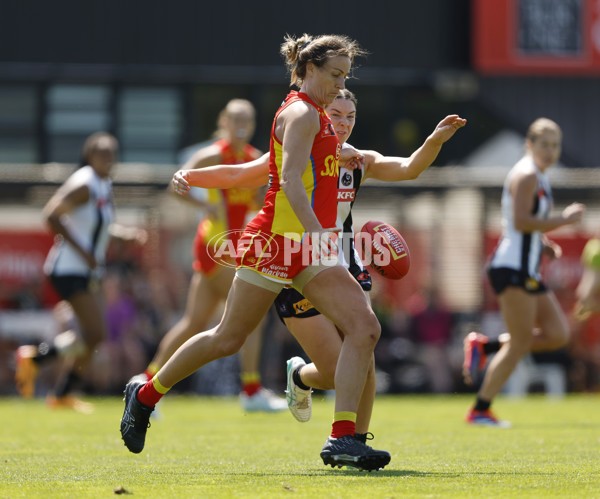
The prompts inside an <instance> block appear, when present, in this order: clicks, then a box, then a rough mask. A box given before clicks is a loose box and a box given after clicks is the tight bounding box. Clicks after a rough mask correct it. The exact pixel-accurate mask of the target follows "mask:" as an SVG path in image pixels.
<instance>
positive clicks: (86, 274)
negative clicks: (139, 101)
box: [15, 132, 146, 412]
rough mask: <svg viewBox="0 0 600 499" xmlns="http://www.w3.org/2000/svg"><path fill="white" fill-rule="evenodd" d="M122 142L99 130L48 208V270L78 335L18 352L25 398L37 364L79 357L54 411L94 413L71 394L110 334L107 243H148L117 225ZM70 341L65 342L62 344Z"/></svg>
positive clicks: (53, 398) (53, 400)
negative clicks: (104, 282) (105, 295)
mask: <svg viewBox="0 0 600 499" xmlns="http://www.w3.org/2000/svg"><path fill="white" fill-rule="evenodd" d="M118 148H119V144H118V142H117V139H116V138H115V137H113V136H112V135H110V134H108V133H105V132H97V133H94V134H92V135H91V136H90V137H88V138H87V140H86V141H85V143H84V145H83V151H82V160H83V165H84V166H82V167H81V168H79V169H78V170H76V171H75V172H74V173H73V174H72V175H71V176H70V177H69V178H68V179H67V180H66V181H65V183H64V184H63V185H62V186H61V187H60V188H59V189H58V190H57V191H56V193H55V194H54V195H53V196H52V197H51V198H50V200H49V201H48V203H47V204H46V206H45V207H44V210H43V214H44V218H45V220H46V223H47V224H48V226H49V228H50V229H51V230H52V231H53V232H54V233H55V234H56V238H55V243H54V245H53V246H52V248H51V250H50V252H49V253H48V257H47V259H46V263H45V266H44V271H45V273H46V274H47V275H48V277H49V279H50V282H51V283H52V285H53V286H54V288H55V289H56V291H57V292H58V294H59V295H60V297H61V298H62V299H63V300H66V301H67V302H68V303H69V305H70V306H71V309H72V311H73V313H74V314H75V317H76V318H77V323H78V333H79V334H80V336H81V340H82V344H81V345H78V344H77V341H76V337H77V336H76V335H75V334H74V333H71V334H67V335H65V334H62V335H59V336H58V337H57V340H58V341H54V342H53V343H52V344H47V343H41V344H40V345H24V346H21V347H19V348H18V350H17V354H16V372H15V381H16V385H17V390H18V391H19V393H20V394H21V395H22V396H23V397H26V398H29V397H33V396H34V394H35V379H36V376H37V373H38V369H39V366H40V365H41V364H44V363H46V362H48V361H50V360H53V359H55V358H56V357H58V356H59V354H65V353H67V352H70V353H71V354H75V353H77V352H79V351H81V352H82V353H80V354H79V355H78V356H77V358H76V360H75V361H74V363H73V365H72V366H71V368H70V369H69V370H68V371H67V372H66V373H65V374H64V375H63V376H62V377H60V378H59V380H58V381H57V384H56V386H55V390H54V395H49V396H48V399H47V402H48V405H49V406H50V407H68V408H72V409H75V410H77V411H79V412H91V411H92V406H91V405H90V404H88V403H86V402H83V401H81V400H79V399H78V398H76V397H74V396H73V395H72V393H71V392H72V391H73V390H74V388H76V387H77V385H78V384H79V381H80V379H81V375H82V373H83V371H84V369H86V368H87V366H88V364H89V362H90V359H91V356H92V355H93V354H94V351H95V349H96V347H97V346H98V344H99V343H100V342H102V340H103V339H104V338H105V336H106V321H105V312H104V303H103V300H102V289H101V286H100V284H101V279H102V277H103V276H104V272H105V263H106V250H107V248H108V244H109V240H110V238H111V236H112V237H117V238H120V239H123V240H126V241H138V242H140V243H143V242H145V240H146V232H145V231H143V230H140V229H133V228H126V227H123V226H120V225H117V224H115V223H113V220H114V209H115V208H114V202H113V192H112V181H111V179H110V173H111V171H112V168H113V167H114V165H115V164H116V161H117V155H118ZM61 340H67V341H61Z"/></svg>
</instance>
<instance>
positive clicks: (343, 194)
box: [337, 189, 356, 203]
mask: <svg viewBox="0 0 600 499" xmlns="http://www.w3.org/2000/svg"><path fill="white" fill-rule="evenodd" d="M355 196H356V189H338V195H337V200H338V201H341V202H346V203H351V202H352V201H354V197H355Z"/></svg>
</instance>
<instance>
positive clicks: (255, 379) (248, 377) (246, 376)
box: [240, 372, 260, 384]
mask: <svg viewBox="0 0 600 499" xmlns="http://www.w3.org/2000/svg"><path fill="white" fill-rule="evenodd" d="M240 378H241V379H242V383H244V384H246V383H260V373H257V372H253V373H241V374H240Z"/></svg>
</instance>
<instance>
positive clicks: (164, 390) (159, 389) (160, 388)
mask: <svg viewBox="0 0 600 499" xmlns="http://www.w3.org/2000/svg"><path fill="white" fill-rule="evenodd" d="M152 386H154V389H155V390H156V391H157V392H158V393H160V394H162V395H164V394H165V393H167V392H168V391H169V390H170V388H167V387H166V386H162V384H161V383H160V381H158V376H156V375H155V376H154V377H153V378H152Z"/></svg>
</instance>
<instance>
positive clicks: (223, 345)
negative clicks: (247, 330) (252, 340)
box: [214, 333, 246, 358]
mask: <svg viewBox="0 0 600 499" xmlns="http://www.w3.org/2000/svg"><path fill="white" fill-rule="evenodd" d="M245 339H246V336H244V335H241V334H231V333H229V334H227V335H223V334H221V335H219V334H217V335H216V336H215V342H214V345H215V350H216V353H217V354H218V356H219V358H221V357H229V356H230V355H234V354H236V353H238V352H239V351H240V349H241V348H242V345H243V344H244V340H245Z"/></svg>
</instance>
